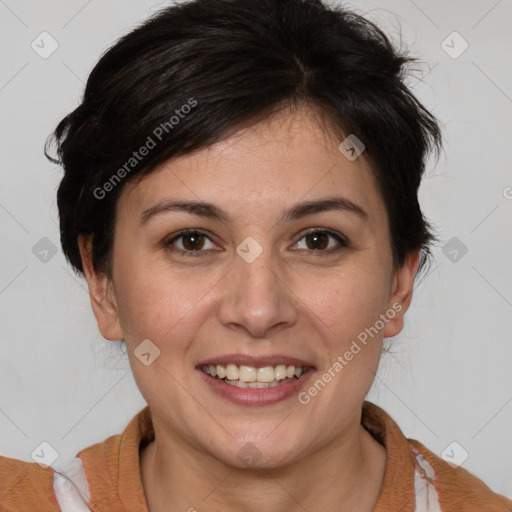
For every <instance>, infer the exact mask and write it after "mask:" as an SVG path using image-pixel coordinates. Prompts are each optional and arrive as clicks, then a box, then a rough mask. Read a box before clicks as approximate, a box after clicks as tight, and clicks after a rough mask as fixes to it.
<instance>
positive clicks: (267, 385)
mask: <svg viewBox="0 0 512 512" xmlns="http://www.w3.org/2000/svg"><path fill="white" fill-rule="evenodd" d="M214 378H215V379H217V380H221V381H222V382H225V383H226V384H229V385H230V386H236V387H237V388H275V387H276V386H280V385H281V384H286V383H287V382H291V381H294V380H297V377H292V378H291V379H289V378H286V379H283V380H273V381H272V382H242V381H241V380H228V379H219V378H218V377H214Z"/></svg>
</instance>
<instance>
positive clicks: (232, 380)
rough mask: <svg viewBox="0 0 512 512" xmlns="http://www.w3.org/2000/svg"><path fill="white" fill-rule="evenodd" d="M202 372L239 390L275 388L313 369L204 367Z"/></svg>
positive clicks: (290, 367)
mask: <svg viewBox="0 0 512 512" xmlns="http://www.w3.org/2000/svg"><path fill="white" fill-rule="evenodd" d="M200 368H201V370H202V371H203V372H204V373H206V375H209V376H210V377H213V378H214V379H216V380H221V381H223V382H225V383H226V384H229V385H231V386H235V387H239V388H273V387H276V386H281V385H283V384H286V383H288V382H293V381H296V380H298V379H300V378H301V377H302V376H303V375H304V374H305V373H307V372H308V371H309V370H311V369H312V367H301V366H293V365H284V364H279V365H277V366H262V367H255V366H246V365H240V366H237V365H236V364H228V365H222V364H217V365H211V364H210V365H205V364H204V365H202V366H201V367H200Z"/></svg>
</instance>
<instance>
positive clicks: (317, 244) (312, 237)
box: [297, 229, 348, 255]
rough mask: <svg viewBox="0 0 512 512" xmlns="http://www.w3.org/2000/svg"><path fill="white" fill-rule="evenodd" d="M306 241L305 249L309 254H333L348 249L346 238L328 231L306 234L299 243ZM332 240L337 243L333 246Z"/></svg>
mask: <svg viewBox="0 0 512 512" xmlns="http://www.w3.org/2000/svg"><path fill="white" fill-rule="evenodd" d="M302 240H305V241H306V243H305V246H306V247H305V249H306V250H307V251H309V252H318V254H319V255H320V254H322V255H323V254H332V253H333V252H337V251H338V250H340V249H342V248H344V247H348V241H347V239H346V238H344V237H342V236H341V235H338V234H337V233H333V232H331V231H327V230H321V229H315V230H313V231H310V232H309V233H305V234H304V235H303V236H302V238H301V239H300V240H299V241H298V242H297V243H300V242H301V241H302ZM331 240H334V241H335V242H337V246H336V243H335V244H334V245H332V242H331Z"/></svg>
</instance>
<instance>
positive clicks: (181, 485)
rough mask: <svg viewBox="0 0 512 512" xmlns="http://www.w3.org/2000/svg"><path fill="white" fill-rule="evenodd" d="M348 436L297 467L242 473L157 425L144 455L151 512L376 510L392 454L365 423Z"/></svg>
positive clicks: (141, 461)
mask: <svg viewBox="0 0 512 512" xmlns="http://www.w3.org/2000/svg"><path fill="white" fill-rule="evenodd" d="M349 432H350V434H345V435H344V436H343V438H341V437H340V438H339V439H338V438H336V439H334V440H333V441H332V442H331V443H329V445H324V446H323V447H322V448H321V449H318V450H314V453H312V454H310V455H309V456H308V457H306V458H304V459H302V460H301V461H299V462H296V463H294V464H290V465H287V466H284V467H279V468H271V469H254V468H253V469H239V468H233V467H231V466H228V465H226V464H224V463H223V462H222V461H219V460H218V459H215V458H213V457H211V456H210V455H209V454H207V453H205V451H204V450H203V449H201V448H199V449H194V448H190V445H188V444H187V443H186V442H185V441H184V440H177V439H172V438H171V439H168V440H167V442H166V441H165V439H166V438H165V437H164V435H160V436H159V432H158V431H157V427H156V425H155V440H154V441H153V442H152V443H150V444H149V445H147V446H146V447H145V448H144V449H143V450H142V451H141V458H140V464H141V475H142V482H143V486H144V492H145V495H146V499H147V502H148V507H149V510H150V511H151V512H164V511H165V512H167V511H168V510H190V511H191V512H193V511H194V510H197V511H201V510H204V509H207V510H209V511H210V512H215V511H221V510H226V509H228V510H243V511H247V512H249V511H251V512H252V511H254V512H259V511H260V510H268V511H269V512H285V511H286V512H289V511H291V510H297V511H299V510H323V511H324V512H331V511H333V512H334V511H336V512H345V511H347V512H348V511H353V510H358V511H360V512H371V511H373V510H374V507H375V504H376V503H377V500H378V496H379V493H380V489H381V487H382V482H383V479H384V472H385V465H386V451H385V448H384V447H383V446H381V445H380V444H379V443H378V442H377V441H376V440H375V439H373V437H372V436H371V435H370V434H369V433H368V432H367V431H366V430H365V429H364V428H363V427H362V426H361V425H360V424H359V423H357V424H356V425H355V428H352V429H351V430H349ZM162 440H164V441H163V442H162ZM159 441H160V442H159Z"/></svg>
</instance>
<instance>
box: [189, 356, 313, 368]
mask: <svg viewBox="0 0 512 512" xmlns="http://www.w3.org/2000/svg"><path fill="white" fill-rule="evenodd" d="M218 364H220V365H223V366H226V365H228V364H236V365H237V366H254V367H255V368H262V367H263V366H277V365H278V364H284V365H286V366H295V367H302V368H314V365H312V364H311V363H308V362H307V361H304V360H302V359H298V358H296V357H290V356H286V355H281V354H274V355H270V356H252V355H248V354H225V355H222V356H216V357H210V358H209V359H205V360H204V361H201V362H200V363H199V364H198V365H197V366H198V367H201V366H203V365H214V366H215V365H218Z"/></svg>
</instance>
